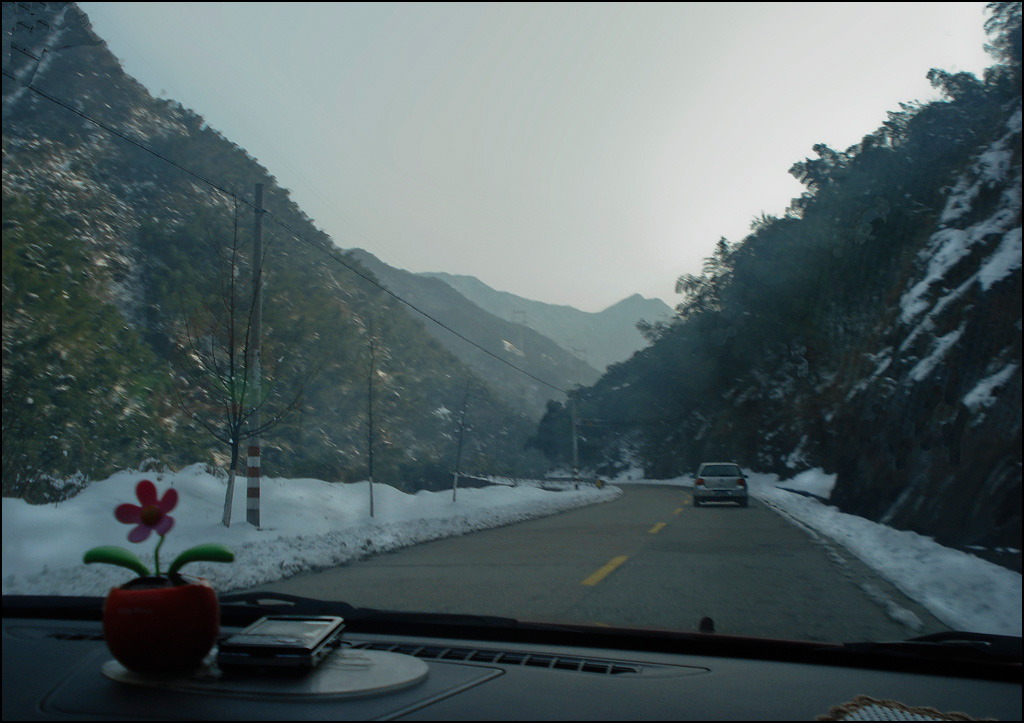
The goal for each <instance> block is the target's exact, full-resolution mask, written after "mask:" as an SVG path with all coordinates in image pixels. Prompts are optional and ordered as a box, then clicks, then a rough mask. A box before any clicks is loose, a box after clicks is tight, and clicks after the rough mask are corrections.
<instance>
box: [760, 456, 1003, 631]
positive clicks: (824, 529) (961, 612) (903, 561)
mask: <svg viewBox="0 0 1024 723" xmlns="http://www.w3.org/2000/svg"><path fill="white" fill-rule="evenodd" d="M749 475H750V480H749V481H750V494H751V495H752V496H753V497H755V498H757V499H759V500H762V501H765V502H768V503H770V505H772V506H776V507H778V508H780V509H781V510H782V511H784V512H785V514H786V515H789V516H791V517H792V518H794V519H795V520H797V521H798V522H800V523H802V524H804V525H807V526H808V527H810V528H812V529H813V530H816V531H817V532H820V533H821V534H823V535H826V536H827V537H829V538H831V539H832V540H835V541H836V542H838V543H839V544H841V545H842V546H843V547H845V548H846V549H847V550H849V551H850V553H852V554H853V555H854V556H856V557H857V558H859V559H860V560H861V561H862V562H864V563H865V564H866V565H867V566H868V567H870V568H872V569H873V570H874V571H875V572H877V573H878V574H879V575H881V576H882V577H884V578H885V579H887V580H888V581H889V582H891V583H892V584H893V585H895V586H896V587H897V588H899V589H900V590H901V591H902V592H903V593H904V594H905V595H907V596H908V597H909V598H911V599H913V600H916V601H917V602H918V603H920V604H921V605H922V606H923V607H925V608H926V609H927V610H928V611H929V612H931V613H932V614H933V615H934V616H935V617H937V618H938V619H939V620H941V621H942V622H943V623H945V624H946V625H949V626H950V627H951V628H953V629H955V630H969V631H972V632H981V633H994V634H997V635H1014V636H1018V637H1019V636H1020V635H1021V576H1020V574H1019V573H1016V572H1013V571H1012V570H1007V569H1006V568H1003V567H1000V566H999V565H996V564H994V563H991V562H988V561H987V560H982V559H981V558H978V557H975V556H974V555H970V554H968V553H966V552H961V551H960V550H953V549H950V548H948V547H943V546H942V545H940V544H938V543H937V542H935V540H933V539H932V538H930V537H925V536H924V535H919V534H917V533H916V532H910V531H906V530H897V529H894V528H892V527H887V526H885V525H881V524H878V523H876V522H871V521H870V520H867V519H864V518H863V517H857V516H856V515H849V514H846V513H843V512H840V511H839V510H838V509H837V508H835V507H832V506H829V505H825V504H822V503H821V502H819V501H817V500H814V499H811V498H808V497H804V496H801V495H796V494H793V493H791V492H787V491H786V490H785V489H782V488H784V487H790V486H794V482H797V481H798V480H799V481H800V484H801V485H802V486H803V487H804V489H808V490H809V488H811V487H813V486H814V485H815V484H816V483H815V481H814V478H815V477H819V478H820V480H819V482H818V483H817V484H819V485H820V486H821V488H825V487H828V488H829V489H831V487H830V486H829V485H831V484H834V482H835V478H834V477H833V476H831V475H826V474H825V473H824V472H822V471H821V470H808V471H807V472H804V473H803V474H802V475H799V476H798V478H795V479H793V480H786V481H782V482H780V481H779V479H778V477H777V476H776V475H769V474H756V473H749ZM794 487H795V486H794Z"/></svg>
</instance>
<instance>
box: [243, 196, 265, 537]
mask: <svg viewBox="0 0 1024 723" xmlns="http://www.w3.org/2000/svg"><path fill="white" fill-rule="evenodd" d="M264 213H265V211H264V209H263V184H262V183H257V184H256V192H255V203H254V204H253V215H254V217H255V220H254V224H253V231H252V287H253V288H252V294H253V301H252V305H253V310H252V347H251V348H252V358H251V360H250V361H251V364H252V367H251V369H252V379H251V382H252V385H253V386H252V390H253V391H252V398H253V399H254V400H255V403H254V404H253V414H252V425H251V428H252V429H255V430H257V433H256V435H255V436H254V437H251V438H250V439H249V449H248V457H249V460H248V477H249V484H248V487H247V489H246V494H245V520H246V522H248V523H249V524H250V525H252V526H253V527H259V526H260V476H261V470H260V467H261V464H260V456H261V455H260V441H261V440H260V435H259V428H260V405H261V404H262V401H263V400H262V396H263V395H262V388H263V370H262V368H261V364H260V342H261V339H262V336H263V214H264Z"/></svg>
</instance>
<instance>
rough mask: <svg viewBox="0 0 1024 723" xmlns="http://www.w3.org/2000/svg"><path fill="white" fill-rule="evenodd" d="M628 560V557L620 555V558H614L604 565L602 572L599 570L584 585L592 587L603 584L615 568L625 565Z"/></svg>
mask: <svg viewBox="0 0 1024 723" xmlns="http://www.w3.org/2000/svg"><path fill="white" fill-rule="evenodd" d="M627 559H628V558H627V556H626V555H619V556H618V557H613V558H612V559H611V560H609V561H608V562H607V564H605V565H604V567H602V568H601V569H600V570H598V571H597V572H595V573H594V574H593V575H591V576H590V577H588V578H587V579H586V580H584V581H583V583H582V584H583V585H591V586H593V585H596V584H597V583H599V582H601V581H602V580H604V579H605V578H606V577H608V575H610V574H611V573H612V571H613V570H614V569H615V568H617V567H618V566H619V565H621V564H622V563H624V562H625V561H626V560H627Z"/></svg>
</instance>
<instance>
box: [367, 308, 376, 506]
mask: <svg viewBox="0 0 1024 723" xmlns="http://www.w3.org/2000/svg"><path fill="white" fill-rule="evenodd" d="M376 357H377V339H376V337H375V336H374V333H373V317H370V374H369V376H368V378H367V381H368V388H367V390H366V417H367V425H366V437H367V438H366V445H367V451H368V452H369V459H368V468H369V476H370V517H373V374H374V371H375V370H374V366H375V362H376Z"/></svg>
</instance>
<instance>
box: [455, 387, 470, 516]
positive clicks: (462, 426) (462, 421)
mask: <svg viewBox="0 0 1024 723" xmlns="http://www.w3.org/2000/svg"><path fill="white" fill-rule="evenodd" d="M468 404H469V389H467V390H466V396H464V397H463V398H462V412H461V414H460V415H459V443H458V447H456V449H455V472H454V473H453V474H452V478H453V479H452V502H454V501H455V494H456V492H457V491H458V489H459V475H460V474H461V473H462V440H463V437H464V436H465V432H466V406H467V405H468Z"/></svg>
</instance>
